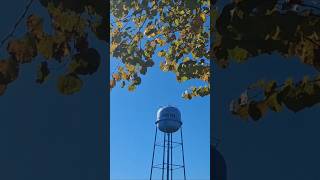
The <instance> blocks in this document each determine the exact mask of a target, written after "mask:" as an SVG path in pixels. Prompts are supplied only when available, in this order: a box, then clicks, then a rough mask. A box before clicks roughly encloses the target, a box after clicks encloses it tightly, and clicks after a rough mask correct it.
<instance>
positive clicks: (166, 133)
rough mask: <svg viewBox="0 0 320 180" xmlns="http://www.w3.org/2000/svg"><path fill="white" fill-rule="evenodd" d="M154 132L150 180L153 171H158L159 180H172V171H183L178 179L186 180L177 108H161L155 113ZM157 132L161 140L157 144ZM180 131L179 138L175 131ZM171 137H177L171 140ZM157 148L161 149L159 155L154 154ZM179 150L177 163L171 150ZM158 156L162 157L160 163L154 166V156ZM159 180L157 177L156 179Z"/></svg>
mask: <svg viewBox="0 0 320 180" xmlns="http://www.w3.org/2000/svg"><path fill="white" fill-rule="evenodd" d="M155 124H156V132H155V137H154V145H153V153H152V163H151V172H150V180H152V179H153V178H154V177H153V170H156V169H160V170H161V171H162V172H161V177H160V179H161V180H172V179H173V171H176V170H183V177H182V178H179V179H184V180H186V170H185V163H184V150H183V138H182V127H181V126H182V121H181V113H180V111H179V109H178V108H176V107H173V106H165V107H161V108H160V109H159V110H158V112H157V120H156V122H155ZM158 130H160V131H161V132H162V134H161V135H163V139H162V140H161V141H162V143H158V142H157V141H158V140H157V139H158ZM179 130H180V136H179V135H177V134H179V133H177V131H179ZM173 135H177V136H178V138H177V137H175V139H178V140H173ZM157 147H160V148H162V149H161V153H155V150H156V148H157ZM175 148H179V152H180V153H181V155H182V162H177V160H176V159H175V158H174V156H173V149H175ZM157 154H160V155H161V157H162V162H161V163H157V164H155V162H154V160H155V156H156V155H157ZM157 179H159V177H158V178H157Z"/></svg>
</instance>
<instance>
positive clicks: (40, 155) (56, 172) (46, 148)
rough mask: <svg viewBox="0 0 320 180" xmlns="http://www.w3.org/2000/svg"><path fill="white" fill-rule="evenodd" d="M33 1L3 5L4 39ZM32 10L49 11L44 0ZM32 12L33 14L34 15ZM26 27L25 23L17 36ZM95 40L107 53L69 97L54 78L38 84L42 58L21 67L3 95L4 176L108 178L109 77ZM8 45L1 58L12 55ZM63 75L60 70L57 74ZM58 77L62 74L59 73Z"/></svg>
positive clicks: (19, 179)
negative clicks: (9, 52) (7, 52)
mask: <svg viewBox="0 0 320 180" xmlns="http://www.w3.org/2000/svg"><path fill="white" fill-rule="evenodd" d="M26 4H27V0H11V1H6V2H5V3H2V4H1V7H0V15H1V29H0V37H3V36H4V35H7V33H8V32H9V31H11V29H12V27H13V25H14V23H15V21H16V20H17V18H18V17H19V16H20V15H21V13H22V12H23V10H24V7H25V5H26ZM30 12H34V13H36V14H39V15H43V16H44V17H45V21H46V24H49V23H50V22H49V21H48V15H47V12H46V10H45V9H44V8H42V7H41V6H40V5H39V4H38V1H35V3H34V4H33V5H32V8H31V10H30ZM28 15H29V14H28ZM25 30H26V28H25V21H23V22H22V24H21V25H20V26H19V27H18V31H17V33H16V35H17V36H20V35H22V33H24V32H25ZM90 39H91V43H92V45H93V46H94V47H97V48H98V50H99V52H101V55H102V59H103V61H102V64H101V66H100V68H99V70H98V72H97V73H96V74H94V75H92V76H91V77H88V78H86V80H85V85H84V87H83V89H82V91H81V92H79V93H77V94H75V95H73V96H63V95H61V94H60V93H59V92H58V91H57V89H56V79H55V78H53V77H54V76H52V77H51V78H50V79H49V80H48V81H47V82H46V83H44V84H43V85H38V84H36V83H35V78H36V67H37V64H39V63H40V62H41V61H42V59H41V58H37V59H36V60H35V61H34V63H32V64H24V65H22V66H21V71H20V75H19V78H18V79H17V80H16V81H15V82H13V83H12V84H10V85H9V87H8V89H7V91H6V93H5V95H3V96H1V97H0V113H1V116H0V142H1V148H0V169H1V170H0V172H1V173H0V179H3V180H23V179H26V180H27V179H32V180H44V179H45V180H57V179H59V180H105V179H106V178H107V177H106V175H107V174H106V171H107V168H108V167H107V159H106V155H107V150H106V133H107V129H106V121H107V118H108V117H107V113H106V111H107V109H106V108H107V104H108V103H107V102H108V101H107V93H108V90H107V89H106V86H107V82H108V75H107V73H106V72H107V69H106V65H107V63H106V61H105V59H106V53H103V52H106V46H105V44H104V43H102V42H99V41H96V40H94V39H93V38H90ZM5 48H6V45H5V46H4V47H3V48H2V49H1V51H0V52H1V53H0V57H1V58H4V57H6V56H7V55H6V53H5ZM54 74H58V72H54ZM55 77H56V76H55Z"/></svg>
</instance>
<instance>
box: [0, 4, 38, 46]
mask: <svg viewBox="0 0 320 180" xmlns="http://www.w3.org/2000/svg"><path fill="white" fill-rule="evenodd" d="M33 1H34V0H30V1H29V3H28V4H27V6H26V7H25V9H24V12H23V14H22V15H21V16H20V17H19V18H18V20H17V22H16V23H15V24H14V26H13V28H12V30H11V32H10V33H9V34H8V35H7V36H5V37H4V38H3V39H2V40H1V43H0V48H2V46H3V45H4V44H5V42H6V41H7V40H8V39H9V38H11V37H13V35H14V32H15V31H16V29H17V27H18V26H19V24H20V23H21V21H22V20H23V19H24V18H25V16H26V15H27V12H28V10H29V9H30V7H31V5H32V3H33Z"/></svg>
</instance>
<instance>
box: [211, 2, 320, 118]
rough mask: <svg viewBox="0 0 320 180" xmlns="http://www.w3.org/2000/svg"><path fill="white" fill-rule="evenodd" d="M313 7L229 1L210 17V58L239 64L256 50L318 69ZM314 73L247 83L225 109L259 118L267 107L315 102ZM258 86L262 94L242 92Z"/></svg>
mask: <svg viewBox="0 0 320 180" xmlns="http://www.w3.org/2000/svg"><path fill="white" fill-rule="evenodd" d="M309 3H310V2H309ZM318 11H319V9H318V8H317V6H313V5H312V4H308V1H302V0H299V1H297V0H295V1H293V0H290V1H280V0H270V1H263V0H234V1H233V2H232V3H231V4H228V5H226V6H225V7H224V8H223V10H222V12H221V14H220V15H219V18H218V19H217V22H216V28H217V31H218V33H217V34H218V36H217V39H216V41H215V42H214V43H215V45H214V49H213V50H214V52H213V54H214V55H215V62H216V64H218V65H219V66H220V67H223V68H227V67H228V64H229V61H230V60H236V61H237V62H240V63H244V62H246V61H247V60H254V58H253V57H257V56H259V55H262V54H271V53H275V52H276V53H279V54H281V55H282V56H283V57H285V58H289V57H299V59H300V60H301V62H302V63H304V64H308V65H310V66H312V67H314V68H315V69H316V70H318V71H319V70H320V39H319V38H320V17H319V15H318V14H317V12H318ZM319 80H320V78H319V77H314V78H312V79H310V78H308V77H305V78H303V80H301V81H299V82H294V81H293V80H292V79H289V80H287V81H286V82H285V83H283V84H281V85H279V83H277V82H275V81H270V82H264V81H262V80H260V81H259V82H257V83H256V84H253V85H252V86H250V87H248V88H247V89H246V91H245V92H244V93H243V94H242V95H241V96H240V98H239V99H238V100H236V101H233V102H232V103H231V107H230V110H231V111H232V112H233V113H234V114H236V115H238V116H240V117H241V118H245V119H247V118H249V117H250V118H251V119H253V120H259V119H260V118H261V117H262V116H263V115H264V114H265V113H266V112H267V110H268V109H270V110H272V111H275V112H279V111H281V110H282V109H283V107H286V108H288V109H289V110H292V111H294V112H297V111H300V110H302V109H304V108H306V107H311V106H313V105H315V104H317V103H319V102H320V81H319ZM252 89H255V90H257V89H258V90H261V91H262V95H263V97H262V98H259V99H257V98H249V97H248V91H250V90H252Z"/></svg>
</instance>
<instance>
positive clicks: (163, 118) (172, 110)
mask: <svg viewBox="0 0 320 180" xmlns="http://www.w3.org/2000/svg"><path fill="white" fill-rule="evenodd" d="M156 124H157V127H158V128H159V130H160V131H162V132H165V133H173V132H176V131H178V130H179V129H180V127H181V125H182V122H181V113H180V111H179V109H178V108H176V107H173V106H165V107H161V108H160V109H159V110H158V112H157V121H156Z"/></svg>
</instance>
